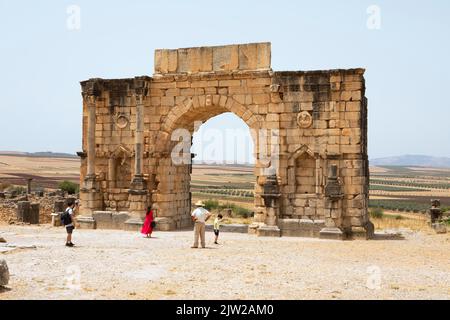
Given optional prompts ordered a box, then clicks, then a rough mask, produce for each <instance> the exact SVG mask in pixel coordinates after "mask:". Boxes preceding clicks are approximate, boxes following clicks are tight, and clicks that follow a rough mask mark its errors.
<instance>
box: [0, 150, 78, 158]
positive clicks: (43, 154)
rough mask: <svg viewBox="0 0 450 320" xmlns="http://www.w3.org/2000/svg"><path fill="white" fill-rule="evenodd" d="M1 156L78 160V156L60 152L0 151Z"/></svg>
mask: <svg viewBox="0 0 450 320" xmlns="http://www.w3.org/2000/svg"><path fill="white" fill-rule="evenodd" d="M0 155H1V156H17V157H39V158H74V159H78V156H77V155H75V154H70V153H62V152H51V151H45V152H19V151H0Z"/></svg>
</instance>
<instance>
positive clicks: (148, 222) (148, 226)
mask: <svg viewBox="0 0 450 320" xmlns="http://www.w3.org/2000/svg"><path fill="white" fill-rule="evenodd" d="M153 227H154V222H153V211H152V210H151V209H150V208H148V209H147V213H146V215H145V221H144V225H143V226H142V229H141V233H142V234H144V235H145V236H146V237H147V238H151V237H152V231H153Z"/></svg>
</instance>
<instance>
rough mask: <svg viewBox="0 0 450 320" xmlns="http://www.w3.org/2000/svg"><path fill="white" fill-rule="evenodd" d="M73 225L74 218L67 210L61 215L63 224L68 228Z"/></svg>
mask: <svg viewBox="0 0 450 320" xmlns="http://www.w3.org/2000/svg"><path fill="white" fill-rule="evenodd" d="M71 223H72V218H71V217H70V214H69V209H66V211H64V212H63V213H61V224H62V225H64V226H67V225H68V224H71Z"/></svg>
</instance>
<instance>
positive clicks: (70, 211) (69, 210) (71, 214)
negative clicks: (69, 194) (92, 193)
mask: <svg viewBox="0 0 450 320" xmlns="http://www.w3.org/2000/svg"><path fill="white" fill-rule="evenodd" d="M66 211H67V212H68V213H69V215H70V218H72V216H73V209H72V208H70V207H69V208H67V209H66ZM72 219H73V218H72ZM66 227H73V222H72V223H69V224H68V225H67V226H66Z"/></svg>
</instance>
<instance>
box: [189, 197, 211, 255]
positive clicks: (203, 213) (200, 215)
mask: <svg viewBox="0 0 450 320" xmlns="http://www.w3.org/2000/svg"><path fill="white" fill-rule="evenodd" d="M195 207H196V208H195V210H194V211H192V220H193V221H194V222H195V227H194V245H193V246H192V248H198V238H199V237H200V239H201V244H202V248H205V247H206V243H205V223H206V221H208V219H209V218H210V217H211V213H210V212H209V211H208V210H206V209H205V208H203V207H204V204H203V202H202V201H197V202H196V203H195Z"/></svg>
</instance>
